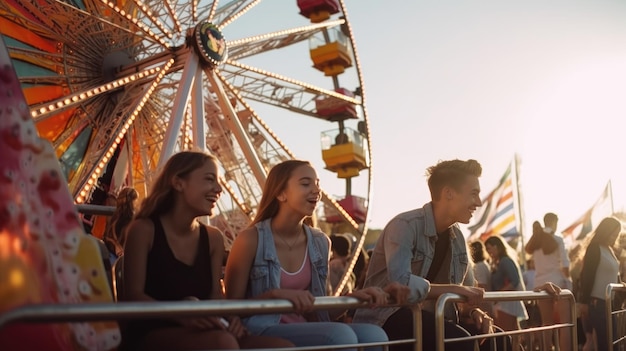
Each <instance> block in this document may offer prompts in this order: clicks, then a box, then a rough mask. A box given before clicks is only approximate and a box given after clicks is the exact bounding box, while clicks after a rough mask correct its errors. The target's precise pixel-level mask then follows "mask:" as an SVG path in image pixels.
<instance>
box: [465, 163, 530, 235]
mask: <svg viewBox="0 0 626 351" xmlns="http://www.w3.org/2000/svg"><path fill="white" fill-rule="evenodd" d="M515 163H516V162H515V160H514V161H513V162H511V164H509V166H508V167H507V169H506V172H504V175H503V176H502V178H500V182H499V183H498V186H497V187H496V188H495V189H493V190H492V191H491V193H489V195H487V197H485V198H484V199H483V201H482V202H483V205H482V206H481V207H480V208H479V209H478V210H477V211H476V212H475V214H474V218H476V219H477V221H476V223H474V224H473V225H471V226H469V227H468V230H469V231H470V236H469V238H468V241H474V240H479V239H480V240H483V241H484V240H485V239H487V238H488V237H489V236H491V235H493V234H499V235H500V236H502V237H503V238H505V239H506V240H507V241H511V240H512V239H514V238H516V237H517V236H519V235H520V233H521V231H520V229H519V224H518V223H520V220H519V218H517V217H518V216H519V215H518V213H520V212H519V210H518V204H519V202H518V201H517V177H516V174H515V173H516V172H515V168H516V167H515Z"/></svg>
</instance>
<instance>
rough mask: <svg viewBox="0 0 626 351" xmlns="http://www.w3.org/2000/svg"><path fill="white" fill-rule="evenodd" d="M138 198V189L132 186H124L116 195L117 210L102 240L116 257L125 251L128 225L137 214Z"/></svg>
mask: <svg viewBox="0 0 626 351" xmlns="http://www.w3.org/2000/svg"><path fill="white" fill-rule="evenodd" d="M138 198H139V194H138V193H137V190H135V189H134V188H132V187H124V188H122V189H121V190H120V191H119V193H118V194H117V196H116V197H115V211H114V212H113V215H112V216H111V218H110V220H109V222H108V223H107V227H106V229H105V231H104V235H103V236H102V240H103V241H104V243H105V244H106V246H107V248H108V249H109V252H111V253H112V254H113V255H115V257H120V256H121V255H122V254H123V253H124V243H125V241H126V227H128V225H129V224H130V222H131V221H132V219H133V216H134V215H135V209H136V207H137V206H136V205H137V199H138Z"/></svg>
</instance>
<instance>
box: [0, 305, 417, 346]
mask: <svg viewBox="0 0 626 351" xmlns="http://www.w3.org/2000/svg"><path fill="white" fill-rule="evenodd" d="M388 306H395V305H388ZM388 306H386V307H388ZM402 306H405V307H409V308H410V309H411V310H412V311H413V323H414V326H415V338H413V339H404V340H396V341H389V342H381V343H362V344H356V345H339V346H324V347H323V349H345V348H364V347H372V346H383V347H384V348H385V349H387V346H388V345H393V344H400V343H414V345H415V348H414V349H415V351H421V350H422V315H421V308H420V305H419V304H413V305H402ZM373 307H374V306H371V305H369V304H367V303H365V302H361V301H360V300H358V299H356V298H353V297H345V296H343V297H330V296H328V297H317V298H316V299H315V303H314V305H313V310H316V311H317V310H335V309H337V310H340V309H354V308H373ZM290 312H293V305H292V304H291V302H289V301H288V300H203V301H171V302H169V301H168V302H166V301H155V302H117V303H77V304H33V305H27V306H22V307H18V308H15V309H13V310H9V311H7V312H5V313H2V314H0V329H2V328H3V327H5V326H6V325H8V324H10V323H18V322H26V323H52V322H78V321H96V320H99V321H108V320H129V319H138V318H168V317H172V318H173V317H200V316H203V317H206V316H218V315H239V316H247V315H254V314H272V313H290ZM319 349H320V347H318V346H316V347H296V348H284V349H281V350H284V351H308V350H319Z"/></svg>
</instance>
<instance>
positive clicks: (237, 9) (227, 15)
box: [213, 0, 261, 31]
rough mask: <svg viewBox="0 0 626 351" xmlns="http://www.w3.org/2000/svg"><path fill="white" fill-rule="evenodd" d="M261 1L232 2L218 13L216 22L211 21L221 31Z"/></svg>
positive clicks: (244, 0)
mask: <svg viewBox="0 0 626 351" xmlns="http://www.w3.org/2000/svg"><path fill="white" fill-rule="evenodd" d="M260 2H261V0H241V1H233V2H232V3H231V4H230V5H229V6H227V7H226V8H224V9H222V10H223V11H219V12H218V15H217V16H216V17H217V18H216V20H215V21H213V23H215V24H216V25H217V26H218V28H219V29H220V30H221V31H223V30H224V28H226V27H227V26H228V25H229V24H231V23H233V22H234V21H235V20H236V19H237V18H239V17H241V16H242V15H243V14H245V13H246V12H248V11H250V10H251V9H253V8H254V7H255V6H256V5H258V4H259V3H260Z"/></svg>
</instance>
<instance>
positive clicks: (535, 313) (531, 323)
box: [520, 222, 543, 346]
mask: <svg viewBox="0 0 626 351" xmlns="http://www.w3.org/2000/svg"><path fill="white" fill-rule="evenodd" d="M536 223H537V224H538V225H539V227H541V223H539V222H536ZM542 230H543V228H542ZM522 280H523V281H524V286H525V287H526V290H527V291H534V290H535V260H533V258H532V256H531V257H529V258H527V259H526V269H525V270H524V271H523V272H522ZM524 306H525V307H526V312H528V319H527V320H525V321H521V322H520V325H521V327H522V328H523V329H526V328H532V327H538V326H540V325H541V315H540V314H539V307H537V301H535V300H528V301H524ZM524 341H525V342H527V343H530V344H526V345H533V346H534V345H538V343H539V335H538V334H537V333H532V335H530V338H528V339H524Z"/></svg>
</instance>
